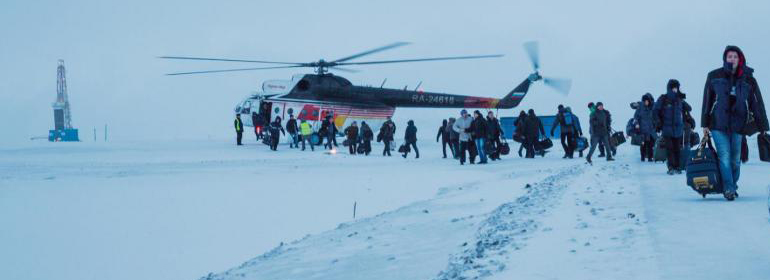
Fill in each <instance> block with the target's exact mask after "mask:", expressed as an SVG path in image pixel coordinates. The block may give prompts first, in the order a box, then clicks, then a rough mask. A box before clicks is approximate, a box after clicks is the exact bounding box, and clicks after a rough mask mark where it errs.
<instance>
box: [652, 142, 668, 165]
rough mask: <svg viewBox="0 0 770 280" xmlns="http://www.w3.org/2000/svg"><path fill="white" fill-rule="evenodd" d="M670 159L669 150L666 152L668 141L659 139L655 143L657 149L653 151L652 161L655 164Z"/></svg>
mask: <svg viewBox="0 0 770 280" xmlns="http://www.w3.org/2000/svg"><path fill="white" fill-rule="evenodd" d="M666 159H668V150H666V139H665V138H663V137H658V140H656V141H655V148H653V151H652V160H653V161H655V162H659V161H661V162H663V161H666Z"/></svg>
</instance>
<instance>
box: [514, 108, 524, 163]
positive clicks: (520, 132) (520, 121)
mask: <svg viewBox="0 0 770 280" xmlns="http://www.w3.org/2000/svg"><path fill="white" fill-rule="evenodd" d="M526 120H527V112H524V110H521V112H519V117H518V118H516V121H515V122H514V123H513V125H514V126H515V127H516V131H514V134H513V139H514V140H516V139H524V121H526ZM519 142H520V143H521V145H519V157H522V155H521V151H522V150H524V148H525V147H526V145H525V144H524V142H525V141H519Z"/></svg>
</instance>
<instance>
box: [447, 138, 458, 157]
mask: <svg viewBox="0 0 770 280" xmlns="http://www.w3.org/2000/svg"><path fill="white" fill-rule="evenodd" d="M449 148H450V149H451V150H452V157H453V158H455V159H458V158H460V140H459V139H451V140H449Z"/></svg>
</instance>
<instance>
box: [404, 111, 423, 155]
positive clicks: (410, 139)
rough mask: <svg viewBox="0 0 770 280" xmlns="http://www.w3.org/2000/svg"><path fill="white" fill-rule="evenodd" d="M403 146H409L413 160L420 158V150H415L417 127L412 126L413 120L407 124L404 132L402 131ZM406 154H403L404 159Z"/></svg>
mask: <svg viewBox="0 0 770 280" xmlns="http://www.w3.org/2000/svg"><path fill="white" fill-rule="evenodd" d="M404 145H406V146H407V147H408V146H410V145H411V146H412V149H414V153H415V156H414V158H420V150H418V149H417V127H416V126H414V121H413V120H409V121H408V122H407V126H406V130H405V131H404ZM407 153H408V152H406V153H404V155H403V157H404V158H406V155H407Z"/></svg>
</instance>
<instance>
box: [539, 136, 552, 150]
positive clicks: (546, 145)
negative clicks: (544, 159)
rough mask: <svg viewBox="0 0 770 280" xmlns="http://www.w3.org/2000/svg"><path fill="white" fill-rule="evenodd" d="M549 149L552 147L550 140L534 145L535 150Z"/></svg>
mask: <svg viewBox="0 0 770 280" xmlns="http://www.w3.org/2000/svg"><path fill="white" fill-rule="evenodd" d="M551 147H553V141H551V139H550V138H545V139H543V140H540V141H538V142H537V143H535V150H541V151H543V150H548V149H550V148H551Z"/></svg>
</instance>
